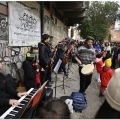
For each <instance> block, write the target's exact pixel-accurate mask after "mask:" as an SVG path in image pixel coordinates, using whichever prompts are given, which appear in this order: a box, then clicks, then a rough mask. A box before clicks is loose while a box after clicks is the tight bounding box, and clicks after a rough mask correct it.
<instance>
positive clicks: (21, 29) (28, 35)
mask: <svg viewBox="0 0 120 120" xmlns="http://www.w3.org/2000/svg"><path fill="white" fill-rule="evenodd" d="M8 5H9V6H8V7H9V46H31V45H32V44H38V42H40V41H41V30H40V28H41V27H40V12H39V11H38V10H36V9H31V8H27V7H24V6H23V5H21V4H20V3H17V2H15V1H14V2H10V3H9V4H8Z"/></svg>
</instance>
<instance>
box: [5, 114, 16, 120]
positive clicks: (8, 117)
mask: <svg viewBox="0 0 120 120" xmlns="http://www.w3.org/2000/svg"><path fill="white" fill-rule="evenodd" d="M13 118H14V116H11V115H9V114H8V115H7V116H6V117H5V119H13Z"/></svg>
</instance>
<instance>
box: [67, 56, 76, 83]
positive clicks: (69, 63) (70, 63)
mask: <svg viewBox="0 0 120 120" xmlns="http://www.w3.org/2000/svg"><path fill="white" fill-rule="evenodd" d="M70 67H72V58H70V59H69V60H68V67H67V74H68V75H69V71H71V72H72V73H73V71H72V70H71V69H70ZM72 68H73V67H72ZM73 69H74V68H73ZM68 75H67V77H66V78H65V79H69V80H71V81H72V80H73V81H76V80H75V79H72V78H69V77H68Z"/></svg>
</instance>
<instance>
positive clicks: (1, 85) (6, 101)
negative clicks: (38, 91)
mask: <svg viewBox="0 0 120 120" xmlns="http://www.w3.org/2000/svg"><path fill="white" fill-rule="evenodd" d="M3 65H4V62H3V60H2V58H1V57H0V70H2V68H3ZM23 95H27V93H26V92H23V93H18V92H17V91H16V90H15V89H14V88H13V87H12V85H11V84H10V83H9V81H8V80H7V79H6V78H5V75H4V74H2V73H1V72H0V116H1V115H2V114H3V113H4V112H6V111H7V109H9V107H10V106H11V105H19V104H20V103H19V102H18V100H17V99H16V98H17V97H22V96H23Z"/></svg>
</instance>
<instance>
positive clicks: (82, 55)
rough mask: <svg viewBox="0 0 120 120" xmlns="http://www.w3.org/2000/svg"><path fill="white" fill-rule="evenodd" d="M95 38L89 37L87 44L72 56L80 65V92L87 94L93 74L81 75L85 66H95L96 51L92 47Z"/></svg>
mask: <svg viewBox="0 0 120 120" xmlns="http://www.w3.org/2000/svg"><path fill="white" fill-rule="evenodd" d="M93 41H94V38H93V37H91V36H88V37H87V39H86V41H85V44H84V45H83V46H80V47H79V48H78V50H76V52H74V54H73V55H72V56H73V57H74V59H75V60H76V61H77V62H78V64H79V75H80V90H79V92H81V93H83V94H85V91H86V89H87V88H88V86H89V85H90V83H91V79H92V73H91V74H89V75H84V74H82V73H81V69H82V68H83V65H87V64H93V63H94V62H95V50H94V48H93V47H92V45H93ZM77 56H78V57H77Z"/></svg>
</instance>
